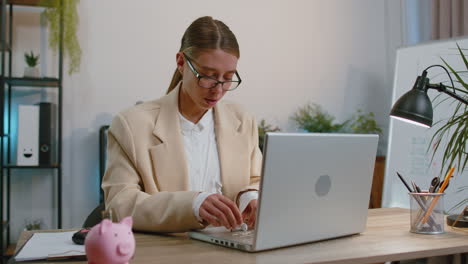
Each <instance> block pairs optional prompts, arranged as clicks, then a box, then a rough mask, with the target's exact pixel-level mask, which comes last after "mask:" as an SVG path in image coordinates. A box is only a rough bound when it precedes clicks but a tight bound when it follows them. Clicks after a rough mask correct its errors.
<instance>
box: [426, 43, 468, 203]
mask: <svg viewBox="0 0 468 264" xmlns="http://www.w3.org/2000/svg"><path fill="white" fill-rule="evenodd" d="M457 48H458V52H459V55H460V59H461V60H462V61H463V63H464V65H465V68H466V69H464V70H462V71H457V70H455V69H454V68H453V67H452V66H450V65H449V64H448V63H447V61H445V60H444V59H443V58H442V61H443V62H444V64H445V65H446V66H447V68H449V69H450V72H451V73H452V75H454V76H455V78H456V83H458V84H459V86H458V87H448V88H450V89H452V88H453V89H455V90H456V92H457V93H459V94H460V95H462V96H465V97H466V96H468V80H467V79H466V78H467V77H466V72H467V71H468V59H467V56H465V54H464V53H463V50H466V49H462V48H460V46H458V44H457ZM441 122H445V124H443V125H442V126H441V127H440V128H438V129H437V131H436V132H435V133H434V135H433V136H432V139H431V141H430V144H429V146H432V147H433V151H434V152H433V154H432V158H434V155H435V153H436V152H437V151H438V150H442V151H443V157H442V164H443V165H442V167H441V173H442V172H443V171H444V170H449V169H450V168H451V167H454V166H455V167H456V168H457V170H458V171H459V172H462V171H463V170H464V169H465V168H466V165H467V163H468V150H467V146H468V105H465V104H463V103H462V102H459V101H457V105H456V107H455V110H454V111H453V114H452V116H451V117H450V118H448V120H441V121H438V122H437V123H441ZM437 123H436V124H437ZM443 138H447V139H448V141H447V142H448V143H447V144H446V145H445V146H442V145H441V142H443V140H442V139H443ZM467 189H468V186H463V187H460V188H459V190H457V192H463V191H466V190H467ZM466 203H468V198H465V199H464V200H462V201H460V202H459V203H457V204H456V205H455V206H453V207H452V208H451V209H449V211H452V210H454V209H456V208H459V207H461V206H463V205H465V204H466Z"/></svg>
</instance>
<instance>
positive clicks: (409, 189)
mask: <svg viewBox="0 0 468 264" xmlns="http://www.w3.org/2000/svg"><path fill="white" fill-rule="evenodd" d="M396 174H397V175H398V177H399V178H400V180H401V181H402V182H403V184H404V185H405V186H406V189H408V191H409V192H414V191H413V190H411V188H410V187H409V185H408V183H407V182H406V181H405V179H403V176H401V175H400V173H398V172H397V173H396Z"/></svg>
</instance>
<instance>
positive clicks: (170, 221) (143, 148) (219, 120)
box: [102, 88, 262, 232]
mask: <svg viewBox="0 0 468 264" xmlns="http://www.w3.org/2000/svg"><path fill="white" fill-rule="evenodd" d="M178 95H179V89H178V88H176V89H174V90H173V91H172V92H170V93H169V94H168V95H166V96H164V97H162V98H160V99H158V100H154V101H150V102H147V103H144V104H140V105H137V106H134V107H132V108H130V109H128V110H125V111H123V112H121V113H119V114H118V115H117V116H116V117H115V118H114V120H113V121H112V125H111V127H110V129H109V132H108V147H107V169H106V173H105V175H104V178H103V182H102V188H103V190H104V194H105V203H106V209H107V210H111V212H112V215H113V218H114V219H115V220H118V221H120V220H121V219H122V218H123V217H125V216H133V221H134V222H133V228H134V229H136V230H142V231H154V232H180V231H187V230H189V229H194V228H202V227H203V226H202V225H201V224H200V223H199V222H198V221H197V219H196V217H195V216H194V214H193V209H192V202H193V199H194V198H195V196H196V195H197V194H198V193H199V192H198V191H188V187H189V179H188V168H187V161H186V158H185V150H184V145H183V139H182V135H181V129H180V123H179V116H178V111H179V110H178ZM214 119H215V120H214V122H215V133H216V140H217V143H218V153H219V160H220V167H221V180H222V184H223V188H222V192H223V194H224V195H225V196H227V197H229V198H230V199H232V200H233V201H235V200H236V199H237V198H236V197H237V196H238V195H239V193H241V192H243V191H246V190H248V189H258V181H259V176H260V170H261V160H262V155H261V152H260V149H259V148H258V130H257V124H256V121H255V118H254V117H253V116H252V115H249V114H247V113H246V112H245V111H244V110H242V108H241V107H239V106H238V105H236V104H232V103H223V102H219V103H218V104H216V106H215V107H214ZM200 191H202V190H200Z"/></svg>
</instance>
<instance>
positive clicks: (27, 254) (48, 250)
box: [15, 231, 86, 261]
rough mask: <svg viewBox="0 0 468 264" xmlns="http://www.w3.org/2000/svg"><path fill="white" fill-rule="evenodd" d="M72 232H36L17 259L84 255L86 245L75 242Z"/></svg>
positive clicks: (27, 259) (26, 259)
mask: <svg viewBox="0 0 468 264" xmlns="http://www.w3.org/2000/svg"><path fill="white" fill-rule="evenodd" d="M74 233H75V231H72V232H53V233H35V234H34V235H33V236H32V237H31V239H29V241H28V242H27V243H26V245H24V247H23V248H22V249H21V251H20V252H19V253H18V255H17V256H16V257H15V259H16V261H29V260H36V259H47V258H49V257H66V256H84V255H86V253H85V247H84V245H77V244H75V243H73V241H72V236H73V234H74Z"/></svg>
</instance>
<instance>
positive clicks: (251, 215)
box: [242, 199, 257, 229]
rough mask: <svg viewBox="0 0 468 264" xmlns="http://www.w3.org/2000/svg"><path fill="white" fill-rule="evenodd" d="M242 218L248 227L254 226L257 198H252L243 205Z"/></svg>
mask: <svg viewBox="0 0 468 264" xmlns="http://www.w3.org/2000/svg"><path fill="white" fill-rule="evenodd" d="M242 219H243V220H244V222H245V223H246V224H247V226H249V229H252V228H254V227H255V221H257V200H256V199H255V200H252V201H250V202H249V204H248V205H247V207H245V209H244V211H243V212H242Z"/></svg>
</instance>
